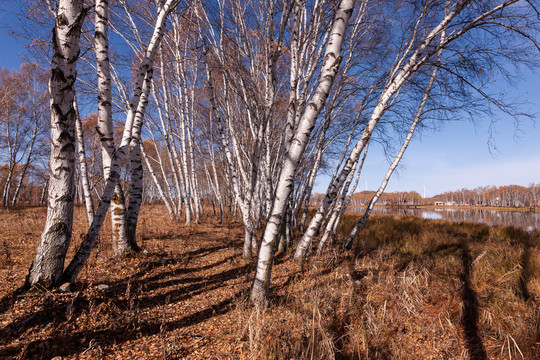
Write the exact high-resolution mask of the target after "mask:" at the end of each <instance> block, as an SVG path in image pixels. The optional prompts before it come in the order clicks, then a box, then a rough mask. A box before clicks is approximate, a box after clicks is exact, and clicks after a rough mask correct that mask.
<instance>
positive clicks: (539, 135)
mask: <svg viewBox="0 0 540 360" xmlns="http://www.w3.org/2000/svg"><path fill="white" fill-rule="evenodd" d="M523 75H524V76H523V78H524V80H523V81H521V82H519V83H518V86H517V87H516V88H511V89H509V88H505V91H506V92H508V91H511V92H512V94H513V95H515V96H518V97H519V99H520V100H521V101H525V102H527V103H529V104H528V107H527V110H528V111H529V112H530V113H537V114H538V115H539V116H540V73H534V72H530V71H525V72H524V74H523ZM489 124H490V119H487V118H486V119H483V120H482V121H480V123H479V124H476V125H473V124H472V123H471V122H468V121H453V122H449V123H447V124H445V126H444V128H443V129H442V130H440V131H437V132H427V131H425V132H423V133H422V134H421V136H415V137H414V138H413V139H412V140H411V143H410V145H409V147H408V149H407V151H406V152H405V156H404V158H403V160H402V162H401V163H400V165H399V167H398V170H397V173H394V175H393V177H392V179H391V180H390V182H389V184H388V186H387V188H386V191H388V192H391V191H410V190H415V191H417V192H418V193H420V194H421V195H423V192H424V186H425V189H426V195H427V196H434V195H437V194H439V193H441V192H444V191H451V190H458V189H462V188H468V189H473V188H476V187H479V186H487V185H496V186H501V185H510V184H515V185H525V186H526V185H529V184H530V183H531V182H534V183H540V118H539V119H538V124H536V126H535V124H534V122H533V121H531V120H523V121H522V122H521V123H520V124H519V125H518V127H517V128H516V126H515V124H514V122H513V121H512V119H510V118H509V117H506V118H505V117H504V116H503V117H499V118H498V119H497V121H496V123H495V132H494V133H493V135H492V142H493V144H492V146H489V145H488V141H489V140H490V133H489ZM417 135H418V134H417ZM493 145H494V146H493ZM368 158H369V159H368ZM368 158H366V164H365V170H364V171H363V175H362V176H361V178H360V179H361V180H360V184H359V189H361V190H365V189H366V181H367V188H368V189H369V190H375V189H377V188H378V187H379V185H380V183H381V180H382V177H383V175H384V173H385V172H386V170H387V168H388V161H387V160H386V159H385V158H384V156H383V155H382V153H381V151H377V152H375V151H374V152H373V153H371V157H370V156H368ZM320 185H322V184H320ZM319 190H320V189H319ZM320 191H324V190H320Z"/></svg>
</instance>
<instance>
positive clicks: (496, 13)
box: [295, 0, 531, 260]
mask: <svg viewBox="0 0 540 360" xmlns="http://www.w3.org/2000/svg"><path fill="white" fill-rule="evenodd" d="M515 3H516V1H514V0H509V1H505V2H501V3H498V2H488V3H486V4H485V6H483V7H477V6H476V5H475V4H474V2H471V1H453V2H446V3H444V4H443V3H439V2H435V1H432V2H429V3H426V4H424V5H423V7H422V8H421V9H420V10H419V12H418V13H415V15H414V16H415V17H416V19H414V20H412V24H413V25H411V27H410V28H411V31H410V33H409V35H408V39H407V41H406V42H405V43H404V46H402V47H400V48H399V49H398V50H399V51H398V52H397V53H396V55H395V61H394V63H393V64H392V66H391V67H390V68H389V70H388V71H387V76H386V81H385V86H384V88H383V90H382V91H381V93H380V95H379V99H378V101H377V103H376V105H375V107H374V108H373V110H372V112H371V115H370V118H369V121H368V122H367V124H366V126H365V128H364V130H363V133H362V135H361V137H360V139H359V140H358V141H357V143H356V145H355V147H354V148H353V150H352V151H351V152H350V154H349V156H348V158H347V161H346V163H345V165H344V166H343V168H342V169H341V170H340V173H339V176H338V177H337V178H336V180H335V181H333V182H331V183H330V185H329V187H328V190H327V191H326V195H325V197H324V199H323V201H322V204H321V206H320V207H319V208H318V210H317V212H316V214H315V216H314V217H313V218H312V220H311V222H310V225H309V227H308V229H307V231H306V232H305V233H304V235H303V237H302V240H301V241H300V243H299V245H298V247H297V250H296V253H295V258H296V259H297V260H301V259H303V258H304V256H305V254H306V253H307V251H308V248H309V246H310V244H311V241H312V239H313V237H314V236H315V234H316V233H317V231H318V229H319V227H320V225H321V223H322V221H323V218H324V214H325V213H326V212H327V211H328V209H329V208H330V207H331V206H332V204H333V203H334V201H335V200H336V198H337V196H338V194H339V193H340V189H341V188H342V187H343V185H344V183H345V180H346V179H347V177H348V175H349V173H350V172H351V170H352V168H353V166H354V164H355V163H356V162H357V161H358V160H359V156H360V154H361V153H362V150H363V149H364V147H365V146H366V144H367V142H368V140H369V139H370V138H371V136H372V134H373V132H374V131H375V129H376V128H377V124H378V123H379V121H380V119H381V118H382V117H383V116H384V115H385V113H386V112H387V110H388V109H389V108H390V107H391V106H392V104H394V102H395V101H396V100H397V99H398V97H399V96H403V92H402V90H403V89H404V87H405V86H407V84H409V82H410V81H411V80H412V79H414V78H415V77H417V76H421V74H422V71H423V69H424V68H425V67H426V66H429V65H430V61H431V59H432V58H433V57H434V56H435V55H436V54H437V52H438V51H439V50H440V49H445V48H451V47H452V46H457V48H456V49H455V50H453V51H455V52H454V54H455V55H458V56H459V54H460V51H462V49H460V48H459V46H463V47H465V46H468V47H470V46H471V45H472V47H476V52H477V54H479V55H478V57H477V58H476V59H480V60H482V61H485V59H482V56H483V54H487V53H489V54H490V55H493V56H494V57H496V56H497V55H499V54H497V52H496V51H494V50H493V51H492V50H490V49H489V48H484V47H483V46H482V45H480V47H478V46H476V45H474V43H472V42H467V40H468V39H469V38H468V36H469V32H471V31H481V30H479V29H485V30H486V33H487V34H488V35H487V36H494V37H495V38H498V40H497V41H495V42H494V43H495V44H498V46H500V44H501V43H500V40H501V39H502V37H504V36H506V35H503V34H502V33H501V32H500V30H499V32H493V31H494V29H495V27H498V26H501V28H500V29H503V28H507V29H510V30H512V32H514V34H520V33H522V30H521V26H523V24H520V26H519V27H517V26H516V25H511V24H512V22H513V21H521V20H523V19H525V18H526V17H522V14H520V11H519V10H518V9H517V8H514V10H508V11H509V12H505V11H506V8H508V7H510V6H512V5H513V4H515ZM512 11H513V12H515V13H513V12H512ZM436 14H439V15H438V16H437V15H436ZM508 14H512V15H508ZM501 21H502V23H501ZM447 28H448V29H451V34H449V35H448V36H447V37H446V38H445V39H444V41H442V42H438V39H439V38H440V34H441V32H442V31H444V29H447ZM488 28H489V30H488ZM490 32H492V33H490ZM524 38H525V39H527V40H530V39H531V38H530V37H529V36H527V35H525V36H524ZM462 39H464V40H463V42H464V44H461V45H460V41H461V40H462ZM499 49H500V48H499ZM503 51H504V50H503ZM471 54H472V55H471V56H470V58H469V59H468V60H470V61H471V62H474V56H475V55H474V54H475V52H474V51H471ZM455 55H454V56H455ZM461 58H463V57H461ZM450 59H452V58H450ZM469 64H470V63H469ZM452 66H455V69H456V70H457V71H465V72H466V71H467V70H466V68H467V67H466V66H464V63H460V62H459V61H455V62H453V64H452ZM494 66H495V65H494ZM444 68H445V70H449V72H450V73H452V74H453V75H456V77H455V78H453V81H454V82H456V79H458V80H457V83H459V82H461V81H463V80H464V79H465V73H462V75H461V76H460V75H457V74H456V72H455V70H454V71H453V70H450V67H444ZM465 83H466V84H467V86H469V85H471V83H470V82H467V81H465ZM450 84H451V83H450ZM459 86H461V85H459ZM480 93H481V94H482V92H481V91H480ZM487 100H488V101H492V100H493V99H490V98H487ZM495 103H497V102H496V101H495ZM499 105H500V104H499ZM499 105H498V106H499Z"/></svg>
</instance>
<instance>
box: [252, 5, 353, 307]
mask: <svg viewBox="0 0 540 360" xmlns="http://www.w3.org/2000/svg"><path fill="white" fill-rule="evenodd" d="M353 6H354V0H342V1H341V3H340V5H339V8H338V9H337V11H336V15H335V18H334V23H333V26H332V32H331V36H330V39H329V42H328V45H327V47H326V52H325V56H324V63H323V67H322V70H321V76H320V81H319V84H318V86H317V88H316V90H315V93H314V95H313V97H312V98H311V101H310V102H309V104H307V106H306V108H305V110H304V113H303V114H302V116H301V119H300V122H299V124H298V128H297V130H296V132H295V133H294V136H293V138H292V139H291V141H290V144H288V153H287V155H286V156H285V159H284V163H283V165H282V170H281V174H280V178H279V180H278V184H277V187H276V194H275V199H274V205H273V207H272V211H271V215H270V217H269V219H268V223H267V225H266V228H265V230H264V235H263V238H262V241H261V246H260V250H259V257H258V259H257V267H256V270H255V277H254V279H253V285H252V288H251V296H250V298H251V301H252V302H253V303H254V304H256V305H258V306H265V305H266V304H267V302H268V290H269V287H270V279H271V271H272V261H273V257H274V242H275V241H276V237H277V233H278V231H279V228H280V225H281V220H282V217H283V214H284V211H285V209H286V206H287V202H288V199H289V195H290V193H291V188H292V185H293V182H294V176H295V172H296V169H297V167H298V163H299V162H300V159H301V157H302V156H303V154H304V151H305V149H306V146H307V144H308V141H309V138H310V136H311V131H312V130H313V127H314V124H315V121H316V120H317V117H318V116H319V114H320V112H321V110H322V109H323V108H324V104H325V102H326V99H327V98H328V94H329V93H330V90H331V88H332V84H333V82H334V79H335V77H336V75H337V73H338V69H339V64H340V61H341V55H340V52H341V45H342V42H343V38H344V37H345V31H346V29H347V25H348V22H349V18H350V16H351V14H352V11H353Z"/></svg>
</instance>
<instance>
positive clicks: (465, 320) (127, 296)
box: [0, 206, 540, 359]
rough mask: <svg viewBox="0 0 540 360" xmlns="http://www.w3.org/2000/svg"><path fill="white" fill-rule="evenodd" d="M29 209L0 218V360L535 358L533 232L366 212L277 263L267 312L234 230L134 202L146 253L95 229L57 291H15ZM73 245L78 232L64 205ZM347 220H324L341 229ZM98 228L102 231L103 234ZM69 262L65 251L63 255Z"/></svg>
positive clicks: (539, 264) (539, 322) (31, 232)
mask: <svg viewBox="0 0 540 360" xmlns="http://www.w3.org/2000/svg"><path fill="white" fill-rule="evenodd" d="M44 215H45V213H44V210H43V209H39V208H27V209H18V210H0V281H1V282H0V283H1V286H0V358H2V359H3V358H20V359H26V358H36V359H49V358H53V357H55V356H57V357H58V358H62V359H75V358H89V359H90V358H91V359H94V358H107V359H108V358H110V359H113V358H122V359H154V358H160V359H184V358H189V359H488V358H489V359H535V358H538V355H539V354H540V335H539V334H540V310H539V307H538V294H539V293H540V292H539V282H538V281H539V279H540V253H539V250H538V249H539V248H540V246H539V245H540V244H539V238H540V234H539V233H538V232H533V233H527V232H525V231H522V230H519V229H514V228H501V227H488V226H485V225H479V224H476V225H475V224H452V223H448V222H443V221H435V220H425V219H418V218H412V217H411V218H393V217H382V216H373V217H372V218H371V219H370V221H368V223H367V224H366V226H365V227H364V229H363V230H362V231H361V233H360V235H359V237H358V239H357V242H356V243H355V246H354V249H353V250H352V251H349V252H344V251H342V249H341V247H340V246H341V244H342V242H343V241H344V239H343V237H342V236H340V235H338V238H337V239H336V243H335V244H333V245H332V246H329V247H328V248H327V249H326V251H325V252H324V253H323V255H321V256H312V257H311V258H309V259H308V260H307V262H306V263H305V264H304V265H303V266H299V265H298V264H295V263H294V262H292V259H291V257H290V255H286V256H283V255H282V256H279V257H278V258H277V259H276V265H275V267H274V271H273V283H272V288H271V294H272V298H271V306H270V308H269V309H266V310H259V309H256V308H253V307H251V306H250V305H249V302H248V300H247V295H248V292H249V286H250V284H251V277H252V274H253V265H254V263H253V261H245V260H242V259H241V251H242V243H241V242H242V237H243V231H242V228H241V225H240V223H239V222H237V221H236V222H235V221H230V222H229V223H228V224H226V225H218V224H216V223H215V222H214V219H211V218H205V220H204V222H203V224H201V225H195V226H192V227H190V228H185V227H184V226H183V225H181V224H179V223H175V222H172V221H169V220H168V219H167V217H166V212H165V209H164V208H163V207H161V206H152V207H149V206H147V207H143V212H142V215H141V222H140V224H139V234H140V235H139V243H140V244H141V245H142V247H143V248H144V249H145V250H146V253H143V254H140V255H137V256H134V257H131V258H128V259H118V258H113V257H112V250H111V247H110V237H109V235H108V234H107V233H109V232H110V231H104V232H103V233H104V234H105V235H104V236H103V237H102V239H101V241H100V244H99V246H98V248H97V249H96V250H97V251H95V253H94V254H93V256H92V257H91V259H90V262H89V264H88V265H87V266H86V267H85V269H84V271H83V273H82V274H81V277H80V283H79V284H78V286H77V289H74V291H73V292H72V293H65V294H62V293H56V292H45V293H44V294H23V293H21V292H18V291H17V288H18V287H19V286H20V285H22V283H23V282H24V277H25V275H26V271H27V269H28V267H29V265H30V263H31V261H32V259H33V256H34V251H35V248H36V246H37V242H38V241H39V234H40V231H41V228H42V226H43V222H44ZM76 215H77V216H76V223H75V227H74V243H75V244H74V245H77V243H78V242H79V241H80V236H79V235H80V234H82V233H83V231H84V228H85V226H86V222H85V221H84V212H83V210H82V209H77V214H76ZM356 219H357V217H354V216H347V217H345V218H344V221H343V223H342V224H341V225H340V229H339V230H340V234H346V233H347V231H348V230H349V229H350V228H351V227H352V226H353V224H354V223H355V221H356ZM104 229H107V230H108V229H110V225H108V224H106V225H105V227H104ZM70 251H71V252H72V251H73V249H71V250H70Z"/></svg>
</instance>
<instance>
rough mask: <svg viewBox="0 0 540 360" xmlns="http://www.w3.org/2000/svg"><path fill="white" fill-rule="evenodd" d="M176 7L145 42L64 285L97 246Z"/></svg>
mask: <svg viewBox="0 0 540 360" xmlns="http://www.w3.org/2000/svg"><path fill="white" fill-rule="evenodd" d="M176 4H177V1H175V0H167V1H166V2H165V3H164V4H163V6H162V7H161V8H160V9H159V12H158V16H157V19H156V23H155V27H154V31H153V34H152V37H151V39H150V41H149V43H148V46H147V48H146V51H145V53H144V56H143V59H142V61H141V64H140V66H139V69H138V70H137V77H136V80H135V85H134V91H133V96H132V98H131V102H130V108H129V111H128V114H127V116H126V122H125V127H124V132H123V134H122V140H121V142H120V145H119V147H118V148H117V149H116V151H115V152H114V156H113V158H112V161H111V169H110V172H109V177H108V178H107V183H106V185H105V190H104V191H103V194H102V196H101V200H100V202H99V205H98V207H97V210H96V214H95V216H94V221H93V222H92V224H91V225H90V228H89V230H88V232H87V234H86V236H85V238H84V240H83V242H82V243H81V246H80V247H79V249H78V251H77V253H76V254H75V256H74V258H73V259H72V260H71V262H70V264H69V265H68V267H67V268H66V270H65V271H64V273H63V279H64V280H65V281H66V282H70V283H74V282H75V279H76V278H77V275H78V274H79V272H80V271H81V269H82V266H83V265H84V264H85V263H86V260H88V257H89V256H90V253H91V251H92V249H93V247H94V245H95V243H96V240H97V236H98V234H99V230H100V228H101V225H102V224H103V220H104V218H105V215H106V213H107V208H108V207H109V205H110V202H111V199H112V195H113V191H114V187H115V185H116V182H117V181H118V178H119V176H120V172H119V170H120V160H121V159H123V157H124V156H125V154H126V152H127V150H128V147H129V144H130V143H131V140H132V132H133V127H134V126H140V125H139V124H135V123H136V122H137V121H139V122H140V121H142V117H143V116H144V113H145V110H146V100H145V99H146V98H147V96H148V93H149V91H150V87H151V77H152V71H153V62H154V58H155V55H156V52H157V50H158V48H159V43H160V41H161V38H162V37H163V33H164V30H165V22H166V20H167V16H168V14H169V12H170V11H171V10H173V9H174V7H175V6H176ZM141 99H142V100H141Z"/></svg>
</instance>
